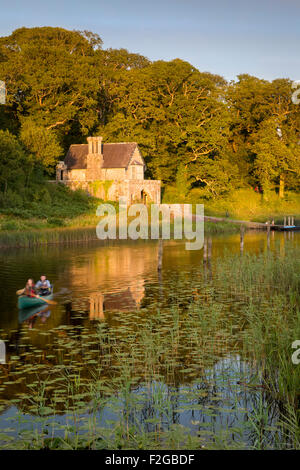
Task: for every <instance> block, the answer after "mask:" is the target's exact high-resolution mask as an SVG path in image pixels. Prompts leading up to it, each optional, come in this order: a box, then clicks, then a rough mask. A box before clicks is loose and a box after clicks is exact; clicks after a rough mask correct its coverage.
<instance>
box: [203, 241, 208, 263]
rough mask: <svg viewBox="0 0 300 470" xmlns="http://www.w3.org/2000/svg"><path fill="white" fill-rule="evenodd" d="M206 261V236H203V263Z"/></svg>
mask: <svg viewBox="0 0 300 470" xmlns="http://www.w3.org/2000/svg"><path fill="white" fill-rule="evenodd" d="M206 261H207V238H206V237H204V243H203V263H206Z"/></svg>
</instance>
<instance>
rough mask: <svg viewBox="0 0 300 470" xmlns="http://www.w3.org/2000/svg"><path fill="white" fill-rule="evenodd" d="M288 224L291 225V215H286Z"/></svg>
mask: <svg viewBox="0 0 300 470" xmlns="http://www.w3.org/2000/svg"><path fill="white" fill-rule="evenodd" d="M288 225H291V217H290V216H288Z"/></svg>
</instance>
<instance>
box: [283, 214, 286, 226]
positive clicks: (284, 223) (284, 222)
mask: <svg viewBox="0 0 300 470" xmlns="http://www.w3.org/2000/svg"><path fill="white" fill-rule="evenodd" d="M283 225H284V226H286V216H284V221H283Z"/></svg>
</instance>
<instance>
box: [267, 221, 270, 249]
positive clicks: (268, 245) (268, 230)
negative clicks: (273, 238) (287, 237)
mask: <svg viewBox="0 0 300 470" xmlns="http://www.w3.org/2000/svg"><path fill="white" fill-rule="evenodd" d="M270 233H271V226H270V222H268V227H267V247H268V249H269V248H270Z"/></svg>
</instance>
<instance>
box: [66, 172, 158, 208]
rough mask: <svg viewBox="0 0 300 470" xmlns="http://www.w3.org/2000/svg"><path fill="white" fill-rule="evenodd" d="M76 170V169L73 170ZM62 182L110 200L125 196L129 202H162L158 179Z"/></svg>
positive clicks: (74, 188)
mask: <svg viewBox="0 0 300 470" xmlns="http://www.w3.org/2000/svg"><path fill="white" fill-rule="evenodd" d="M73 171H74V170H73ZM61 183H63V184H66V185H68V186H69V187H70V188H71V189H73V190H76V189H83V190H84V191H86V192H87V193H88V194H90V195H91V196H96V197H99V198H101V199H104V200H105V199H107V200H110V201H118V199H119V198H120V197H124V198H125V199H126V201H127V204H128V205H130V204H132V203H134V202H145V203H150V202H154V203H156V204H160V200H161V182H160V181H158V180H123V181H111V182H109V181H103V182H101V181H82V180H76V181H75V180H64V181H61Z"/></svg>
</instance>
